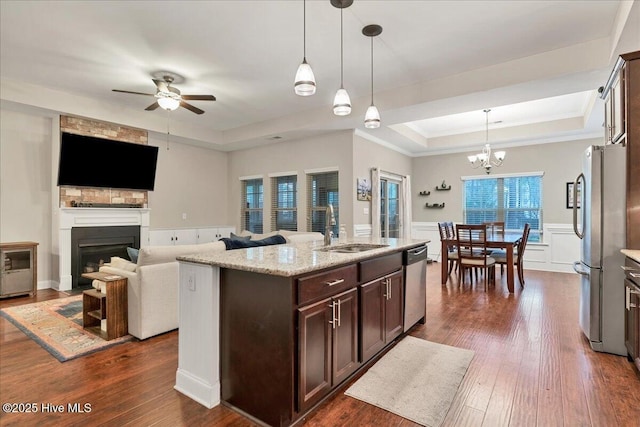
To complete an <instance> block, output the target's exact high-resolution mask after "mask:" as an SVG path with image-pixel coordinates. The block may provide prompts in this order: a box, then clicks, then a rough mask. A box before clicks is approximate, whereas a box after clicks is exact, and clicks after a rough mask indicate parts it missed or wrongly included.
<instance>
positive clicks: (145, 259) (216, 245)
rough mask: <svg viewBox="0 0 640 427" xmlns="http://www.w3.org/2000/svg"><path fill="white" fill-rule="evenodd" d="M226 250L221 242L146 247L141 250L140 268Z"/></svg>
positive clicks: (139, 257)
mask: <svg viewBox="0 0 640 427" xmlns="http://www.w3.org/2000/svg"><path fill="white" fill-rule="evenodd" d="M224 250H225V245H224V243H223V242H221V241H217V242H212V243H202V244H200V245H177V246H146V247H144V248H141V249H140V255H139V256H138V266H139V267H141V266H144V265H151V264H161V263H165V262H173V261H175V260H176V258H177V257H179V256H184V255H192V254H198V253H206V252H217V251H224Z"/></svg>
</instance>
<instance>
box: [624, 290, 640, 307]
mask: <svg viewBox="0 0 640 427" xmlns="http://www.w3.org/2000/svg"><path fill="white" fill-rule="evenodd" d="M625 291H626V292H625V296H624V297H625V298H624V305H625V307H626V308H627V311H629V310H630V309H632V308H638V306H637V305H636V304H632V303H631V295H640V291H636V290H635V289H631V288H630V287H629V286H625Z"/></svg>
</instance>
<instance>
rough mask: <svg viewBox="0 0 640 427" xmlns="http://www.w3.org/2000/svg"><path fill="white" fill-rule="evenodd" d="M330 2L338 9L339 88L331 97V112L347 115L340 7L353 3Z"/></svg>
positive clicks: (344, 7)
mask: <svg viewBox="0 0 640 427" xmlns="http://www.w3.org/2000/svg"><path fill="white" fill-rule="evenodd" d="M331 4H332V5H333V6H334V7H337V8H338V9H340V89H338V91H337V92H336V96H335V98H333V114H335V115H336V116H347V115H349V114H351V98H349V94H348V93H347V91H346V90H345V88H344V83H343V81H344V80H343V77H344V71H343V70H344V65H343V61H344V49H343V37H344V36H343V25H342V9H346V8H347V7H349V6H351V5H352V4H353V0H331Z"/></svg>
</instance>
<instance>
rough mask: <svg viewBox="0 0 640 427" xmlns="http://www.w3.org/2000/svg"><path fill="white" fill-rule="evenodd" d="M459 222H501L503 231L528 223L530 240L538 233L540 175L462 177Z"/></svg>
mask: <svg viewBox="0 0 640 427" xmlns="http://www.w3.org/2000/svg"><path fill="white" fill-rule="evenodd" d="M463 182H464V185H463V221H464V222H465V223H466V224H482V223H483V222H488V221H504V223H505V231H507V232H509V231H511V232H521V231H522V230H523V229H524V224H525V223H529V225H530V226H531V235H530V237H529V239H530V240H532V241H539V240H540V237H541V235H542V174H541V173H539V174H534V175H517V176H515V175H514V176H510V175H502V176H499V177H488V178H484V177H482V178H479V177H478V178H477V179H476V177H469V178H463Z"/></svg>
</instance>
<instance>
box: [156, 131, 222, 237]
mask: <svg viewBox="0 0 640 427" xmlns="http://www.w3.org/2000/svg"><path fill="white" fill-rule="evenodd" d="M154 135H155V134H150V135H149V145H153V146H156V147H159V150H158V166H157V170H156V184H155V190H154V191H150V192H149V208H150V209H151V216H150V222H151V224H150V227H151V228H152V229H156V228H179V227H180V228H181V227H204V226H211V225H228V224H229V221H230V220H231V219H230V218H228V216H227V212H228V209H227V201H228V195H229V183H228V178H227V177H228V166H227V162H228V154H227V153H223V152H220V151H214V150H210V149H207V148H201V147H196V146H193V145H187V144H181V143H176V142H169V144H167V140H166V139H162V138H158V137H156V136H154ZM183 214H186V216H187V218H186V219H182V215H183Z"/></svg>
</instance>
